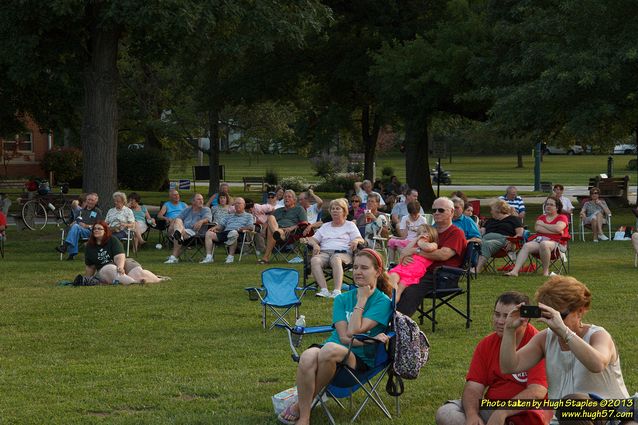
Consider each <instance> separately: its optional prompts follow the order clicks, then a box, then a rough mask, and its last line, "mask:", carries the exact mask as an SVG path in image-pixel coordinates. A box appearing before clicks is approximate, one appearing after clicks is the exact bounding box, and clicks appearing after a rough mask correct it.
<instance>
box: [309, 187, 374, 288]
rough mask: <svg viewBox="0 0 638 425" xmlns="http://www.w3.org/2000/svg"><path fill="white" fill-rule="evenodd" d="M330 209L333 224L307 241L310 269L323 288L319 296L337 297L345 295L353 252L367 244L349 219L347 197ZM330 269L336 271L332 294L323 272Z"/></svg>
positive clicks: (322, 228)
mask: <svg viewBox="0 0 638 425" xmlns="http://www.w3.org/2000/svg"><path fill="white" fill-rule="evenodd" d="M329 209H330V216H331V218H332V221H329V222H327V223H324V224H323V225H322V226H321V227H320V228H319V229H317V231H316V232H315V234H314V235H313V236H312V237H309V238H307V239H306V240H305V242H306V243H307V244H308V246H310V247H311V248H312V258H311V259H310V269H311V271H312V276H313V277H314V278H315V280H316V281H317V285H319V291H317V293H316V294H315V295H316V296H318V297H330V298H334V297H336V296H337V295H339V294H341V285H343V266H344V265H346V264H352V253H353V252H354V251H355V250H356V249H357V246H358V245H359V244H363V243H365V241H364V240H363V238H362V237H361V235H360V234H359V229H357V226H356V225H355V224H354V223H353V222H351V221H348V220H347V219H346V217H347V216H348V201H347V200H346V199H345V198H339V199H334V200H332V201H331V202H330V207H329ZM328 266H330V268H331V269H332V278H333V280H334V283H335V287H334V290H333V291H332V292H330V291H328V285H327V283H326V277H325V275H324V274H323V269H324V268H326V267H328Z"/></svg>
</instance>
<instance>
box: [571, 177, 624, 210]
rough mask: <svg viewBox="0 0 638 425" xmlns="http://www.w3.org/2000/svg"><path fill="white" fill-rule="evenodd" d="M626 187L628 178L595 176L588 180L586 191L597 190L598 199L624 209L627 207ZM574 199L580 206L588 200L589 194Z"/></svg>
mask: <svg viewBox="0 0 638 425" xmlns="http://www.w3.org/2000/svg"><path fill="white" fill-rule="evenodd" d="M628 186H629V176H624V177H608V178H601V177H600V176H597V177H592V178H590V179H589V184H588V186H587V189H588V190H591V189H592V188H594V187H596V188H598V190H599V191H600V198H601V199H603V200H605V202H607V204H609V205H610V206H612V205H613V206H621V207H626V206H627V205H629V199H628V198H627V193H628ZM576 199H578V203H580V204H581V205H582V203H583V201H584V200H585V199H589V194H586V195H576Z"/></svg>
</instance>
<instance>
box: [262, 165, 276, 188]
mask: <svg viewBox="0 0 638 425" xmlns="http://www.w3.org/2000/svg"><path fill="white" fill-rule="evenodd" d="M264 179H265V180H266V183H268V184H269V185H271V186H276V185H277V183H278V182H279V174H277V172H276V171H275V170H273V169H272V168H271V169H269V170H266V175H265V176H264Z"/></svg>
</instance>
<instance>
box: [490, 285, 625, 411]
mask: <svg viewBox="0 0 638 425" xmlns="http://www.w3.org/2000/svg"><path fill="white" fill-rule="evenodd" d="M535 297H536V300H537V301H538V307H539V308H540V315H541V316H540V318H538V320H539V321H540V322H542V323H545V324H546V325H547V326H548V328H547V329H544V330H542V331H541V332H539V333H538V334H537V335H535V336H534V337H533V338H532V339H531V340H530V342H529V343H528V344H526V345H525V346H524V347H523V348H521V349H520V350H518V351H516V338H515V333H514V332H515V330H516V328H517V327H518V326H520V325H521V323H523V320H527V319H524V318H521V307H522V306H523V304H519V305H517V306H516V308H514V309H513V310H512V311H511V312H510V313H509V315H508V316H507V320H506V322H505V330H504V332H503V342H502V343H501V353H500V366H501V371H502V372H503V373H518V372H522V371H525V370H529V369H530V368H531V367H533V366H534V365H536V364H537V363H538V362H539V361H541V360H542V359H545V367H546V369H547V383H548V398H549V399H552V400H558V399H561V398H563V397H565V396H566V395H568V394H573V393H585V394H588V393H593V394H597V395H598V396H601V397H603V398H606V399H626V398H629V393H628V392H627V388H626V387H625V382H624V380H623V376H622V371H621V369H620V354H619V353H618V349H617V347H616V344H614V340H613V339H612V337H611V335H609V333H608V332H607V331H606V330H605V329H604V328H602V327H600V326H596V325H592V324H588V323H583V317H584V316H585V314H586V313H587V312H588V311H589V309H590V308H591V300H592V294H591V292H590V290H589V289H588V288H587V286H585V285H584V284H583V283H581V282H579V281H578V280H576V279H575V278H573V277H570V276H552V277H550V278H549V279H548V280H547V281H546V282H545V283H544V284H543V285H542V286H541V287H540V288H539V289H538V290H537V291H536V295H535ZM630 423H635V422H630Z"/></svg>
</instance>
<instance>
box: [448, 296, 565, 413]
mask: <svg viewBox="0 0 638 425" xmlns="http://www.w3.org/2000/svg"><path fill="white" fill-rule="evenodd" d="M520 303H529V298H528V297H527V295H525V294H522V293H520V292H515V291H511V292H504V293H502V294H501V295H500V296H499V297H498V299H497V300H496V304H495V305H494V312H493V314H492V325H493V326H494V333H491V334H490V335H488V336H486V337H485V338H483V339H482V340H481V341H480V342H479V343H478V345H477V346H476V349H475V350H474V355H473V356H472V363H471V364H470V370H469V371H468V373H467V376H466V377H465V379H466V382H465V388H464V389H463V397H462V399H461V400H448V402H447V403H446V404H444V405H443V406H441V407H440V408H439V410H438V411H437V412H436V423H437V425H466V424H472V425H484V424H489V425H503V424H505V423H510V422H506V419H508V421H510V420H511V421H512V422H513V423H517V424H519V423H520V424H526V425H540V424H548V423H549V421H550V420H551V418H552V414H553V411H552V410H521V409H514V410H510V409H496V410H490V409H486V408H481V407H480V406H481V399H487V400H512V399H524V400H530V399H537V400H542V399H544V398H545V397H546V395H547V378H546V376H545V360H542V361H541V362H539V363H538V364H537V365H536V366H534V367H533V368H532V369H530V370H528V371H527V372H522V373H516V374H503V373H501V368H500V366H499V355H500V349H501V340H502V338H503V329H504V326H505V319H506V318H507V314H508V313H509V312H510V311H511V310H512V309H513V308H514V307H516V306H517V305H518V304H520ZM537 333H538V330H537V329H536V328H535V327H534V326H532V325H531V324H529V320H526V321H524V322H523V324H521V326H519V327H518V329H516V341H517V343H518V344H517V346H518V349H520V348H521V347H523V346H524V345H525V344H527V343H528V342H529V340H530V339H532V337H533V336H534V335H536V334H537Z"/></svg>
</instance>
